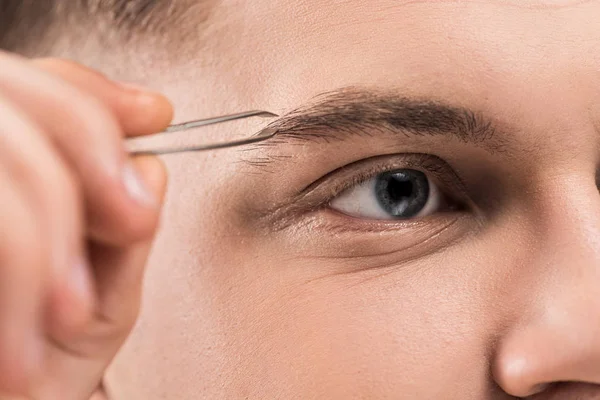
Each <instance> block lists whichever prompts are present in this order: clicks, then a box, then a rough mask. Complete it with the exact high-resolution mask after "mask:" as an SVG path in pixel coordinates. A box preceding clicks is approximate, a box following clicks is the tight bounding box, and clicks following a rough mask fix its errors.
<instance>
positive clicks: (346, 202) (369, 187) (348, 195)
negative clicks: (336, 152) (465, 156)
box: [330, 177, 442, 220]
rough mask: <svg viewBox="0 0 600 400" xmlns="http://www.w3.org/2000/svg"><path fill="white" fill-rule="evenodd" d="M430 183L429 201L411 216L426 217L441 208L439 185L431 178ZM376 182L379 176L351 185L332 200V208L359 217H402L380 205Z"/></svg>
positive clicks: (396, 218) (394, 218)
mask: <svg viewBox="0 0 600 400" xmlns="http://www.w3.org/2000/svg"><path fill="white" fill-rule="evenodd" d="M428 183H429V195H428V198H427V202H426V204H425V205H424V207H423V209H422V210H421V211H419V213H418V214H417V215H415V216H414V217H411V218H416V217H426V216H428V215H431V214H434V213H436V212H437V211H438V210H439V208H440V205H441V202H442V199H441V193H440V190H439V188H438V187H437V185H436V184H435V183H433V182H432V181H431V180H429V179H428ZM376 184H377V177H373V178H371V179H368V180H366V181H364V182H363V183H360V184H358V185H355V186H353V187H351V188H350V189H348V190H346V191H344V192H343V193H342V194H340V195H339V196H337V197H336V198H334V199H333V200H332V201H331V203H330V206H331V208H333V209H334V210H337V211H340V212H342V213H344V214H347V215H350V216H353V217H358V218H368V219H381V220H383V219H387V220H398V219H401V218H399V217H396V216H394V215H391V214H390V213H389V212H388V211H386V210H385V209H384V208H383V207H382V206H381V205H380V203H379V201H378V200H377V194H376ZM407 219H410V218H407Z"/></svg>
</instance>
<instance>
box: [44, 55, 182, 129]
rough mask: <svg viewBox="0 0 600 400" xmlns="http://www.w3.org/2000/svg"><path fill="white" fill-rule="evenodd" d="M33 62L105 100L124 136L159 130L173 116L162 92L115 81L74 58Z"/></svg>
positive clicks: (171, 109)
mask: <svg viewBox="0 0 600 400" xmlns="http://www.w3.org/2000/svg"><path fill="white" fill-rule="evenodd" d="M33 63H34V64H35V65H37V66H38V67H40V68H42V69H43V70H45V71H47V72H50V73H52V74H54V75H57V76H59V77H60V78H62V79H64V80H65V81H67V82H69V83H70V84H72V85H74V86H76V87H77V88H79V89H80V90H83V91H85V92H87V93H89V94H91V95H93V96H95V97H96V98H98V99H99V100H100V101H102V102H103V103H105V104H106V106H108V107H109V108H110V109H111V110H113V111H114V113H115V115H116V116H117V118H118V120H119V122H120V123H121V126H122V127H123V131H124V132H125V134H126V135H127V136H140V135H149V134H152V133H157V132H160V131H162V130H164V129H165V128H166V127H167V126H168V125H169V124H170V123H171V121H172V119H173V106H172V105H171V103H170V102H169V100H168V99H167V98H166V97H165V96H163V95H162V94H159V93H154V92H151V91H149V90H144V89H142V88H137V87H133V86H130V85H124V84H120V83H117V82H115V81H112V80H110V79H108V78H107V77H106V76H104V75H102V74H101V73H100V72H97V71H95V70H93V69H91V68H88V67H85V66H83V65H81V64H78V63H76V62H74V61H68V60H62V59H55V58H43V59H36V60H33Z"/></svg>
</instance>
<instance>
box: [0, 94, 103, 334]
mask: <svg viewBox="0 0 600 400" xmlns="http://www.w3.org/2000/svg"><path fill="white" fill-rule="evenodd" d="M0 110H2V111H0V121H1V122H0V158H1V160H2V164H3V166H4V167H5V169H6V170H7V171H8V172H9V173H10V174H11V175H12V176H13V177H15V179H16V180H17V181H18V182H17V183H16V184H17V185H18V186H19V188H20V189H21V190H22V191H23V193H24V194H25V197H26V201H27V203H28V204H29V205H30V206H31V209H32V212H33V213H34V214H35V217H36V218H37V221H38V229H39V230H40V231H41V233H42V234H43V238H41V239H40V246H42V245H43V246H48V253H49V254H48V255H49V259H48V262H47V264H48V267H47V269H48V271H41V272H40V273H39V276H40V278H41V277H46V276H48V277H49V280H50V283H49V286H50V288H49V289H48V290H49V291H50V294H52V292H57V293H61V294H63V295H62V296H60V297H61V298H62V297H65V296H66V297H68V301H69V310H68V311H69V312H68V313H66V312H61V313H59V314H55V315H50V318H51V319H50V321H49V322H51V323H52V324H53V325H57V322H56V321H52V318H56V317H59V318H58V324H59V325H65V326H67V327H71V326H78V325H80V324H81V320H85V319H87V318H89V316H90V313H91V311H90V308H91V306H90V304H89V303H91V301H92V296H91V293H89V290H88V289H87V288H84V289H82V288H81V285H83V284H84V282H82V277H81V275H79V266H80V265H81V264H83V263H85V261H86V258H87V255H86V254H85V253H84V240H83V235H84V227H83V225H84V223H83V217H84V215H83V205H82V201H81V195H80V193H79V190H78V188H77V185H76V183H75V180H74V177H73V174H72V173H71V172H70V171H69V170H68V167H67V166H66V165H65V164H64V163H63V162H62V160H61V159H60V158H59V157H58V155H57V154H56V152H55V151H54V149H53V147H52V145H51V144H50V143H49V142H48V140H47V137H46V136H44V135H43V134H41V133H40V128H39V127H38V126H35V125H34V124H33V122H32V121H30V120H29V119H28V118H27V116H26V115H25V113H24V112H23V111H22V110H21V109H19V108H17V107H16V106H15V105H13V104H11V103H9V102H7V101H6V100H3V99H2V98H0ZM74 294H76V295H77V297H76V298H75V297H74ZM57 311H59V312H60V311H62V309H59V310H57Z"/></svg>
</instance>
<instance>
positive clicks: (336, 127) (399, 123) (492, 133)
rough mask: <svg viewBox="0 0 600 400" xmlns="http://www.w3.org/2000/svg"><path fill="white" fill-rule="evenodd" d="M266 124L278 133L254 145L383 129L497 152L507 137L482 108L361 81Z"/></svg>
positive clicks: (338, 137)
mask: <svg viewBox="0 0 600 400" xmlns="http://www.w3.org/2000/svg"><path fill="white" fill-rule="evenodd" d="M265 129H271V130H275V131H276V135H275V136H274V137H273V138H271V139H269V140H266V141H265V142H262V143H258V144H256V145H254V146H253V148H260V147H276V146H278V145H282V144H290V143H294V142H296V143H298V142H300V143H306V142H324V143H331V142H334V141H339V140H345V139H347V138H348V137H349V136H356V135H359V136H368V137H373V136H375V135H378V134H385V135H390V134H392V135H398V134H403V135H405V136H407V137H410V136H444V137H451V138H454V139H456V140H459V141H461V142H464V143H471V144H473V145H476V146H479V147H483V148H485V149H486V150H488V151H489V152H491V153H494V152H498V151H500V150H501V149H502V148H503V147H504V146H505V141H504V140H503V139H501V138H500V137H498V136H497V135H496V132H497V129H496V124H495V123H494V121H493V120H492V119H490V118H487V117H485V116H483V115H481V114H480V113H476V112H474V111H472V110H469V109H466V108H463V107H456V106H452V105H448V104H444V103H442V102H439V101H435V100H428V99H413V98H408V97H402V96H399V95H398V94H396V93H394V92H391V91H381V90H377V89H363V88H356V87H350V88H344V89H340V90H336V91H332V92H327V93H323V94H321V95H319V96H317V97H316V98H315V99H314V100H313V101H312V102H311V103H310V104H309V105H307V106H303V107H300V108H298V109H296V110H294V111H292V112H290V113H288V114H286V115H284V116H283V117H281V118H279V119H277V120H275V121H273V122H272V123H271V124H269V125H268V126H267V127H266V128H265ZM249 150H252V149H249ZM270 161H273V160H272V159H269V158H259V159H254V160H251V161H250V160H249V162H250V163H251V164H254V165H257V166H261V165H265V164H268V163H269V162H270Z"/></svg>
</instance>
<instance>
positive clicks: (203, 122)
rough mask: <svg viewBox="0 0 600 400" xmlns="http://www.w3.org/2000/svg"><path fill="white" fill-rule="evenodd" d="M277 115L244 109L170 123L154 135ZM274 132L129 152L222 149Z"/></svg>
mask: <svg viewBox="0 0 600 400" xmlns="http://www.w3.org/2000/svg"><path fill="white" fill-rule="evenodd" d="M277 116H278V115H277V114H273V113H271V112H268V111H246V112H243V113H238V114H231V115H223V116H220V117H214V118H207V119H200V120H196V121H188V122H184V123H181V124H177V125H171V126H169V127H168V128H167V129H166V130H164V131H163V132H159V133H156V134H154V135H166V134H170V133H175V132H183V131H188V130H190V129H195V128H200V127H203V126H208V125H215V124H220V123H223V122H229V121H235V120H238V119H245V118H250V117H271V118H272V117H277ZM276 133H277V131H276V130H275V129H271V128H269V127H267V128H265V129H263V130H261V131H260V132H258V133H257V134H255V135H253V136H250V137H248V138H245V139H237V140H230V141H224V142H221V143H209V144H203V145H192V146H182V147H164V148H159V149H153V150H134V151H130V154H132V155H136V154H154V155H162V154H175V153H189V152H196V151H204V150H214V149H223V148H227V147H235V146H243V145H245V144H251V143H258V142H262V141H263V140H267V139H269V138H271V137H273V136H275V134H276ZM154 135H151V136H154Z"/></svg>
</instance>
